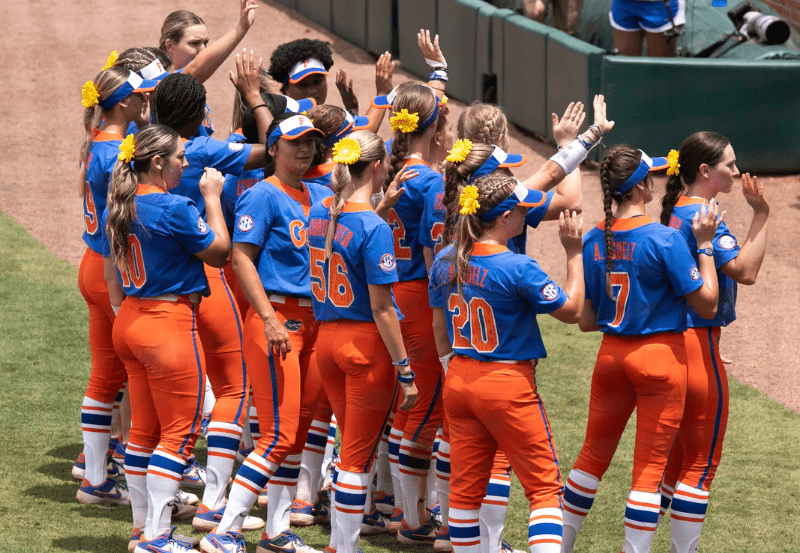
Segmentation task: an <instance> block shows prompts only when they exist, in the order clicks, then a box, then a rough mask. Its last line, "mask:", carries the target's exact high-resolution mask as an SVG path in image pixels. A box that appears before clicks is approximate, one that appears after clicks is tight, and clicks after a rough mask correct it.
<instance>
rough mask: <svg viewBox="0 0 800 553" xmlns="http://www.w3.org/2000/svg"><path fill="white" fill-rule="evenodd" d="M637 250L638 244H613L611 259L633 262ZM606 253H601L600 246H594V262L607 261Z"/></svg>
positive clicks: (623, 242)
mask: <svg viewBox="0 0 800 553" xmlns="http://www.w3.org/2000/svg"><path fill="white" fill-rule="evenodd" d="M635 249H636V242H626V241H620V242H614V241H612V242H611V259H618V260H622V261H633V250H635ZM605 253H606V252H605V251H600V247H599V244H595V245H594V260H595V261H605V260H606V256H605Z"/></svg>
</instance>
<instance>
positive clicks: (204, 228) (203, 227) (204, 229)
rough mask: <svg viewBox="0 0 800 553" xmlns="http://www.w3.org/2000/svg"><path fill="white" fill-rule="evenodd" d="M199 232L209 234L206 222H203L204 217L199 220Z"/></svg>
mask: <svg viewBox="0 0 800 553" xmlns="http://www.w3.org/2000/svg"><path fill="white" fill-rule="evenodd" d="M197 230H198V231H199V232H200V234H206V233H208V225H207V224H206V222H205V221H203V218H202V217H198V218H197Z"/></svg>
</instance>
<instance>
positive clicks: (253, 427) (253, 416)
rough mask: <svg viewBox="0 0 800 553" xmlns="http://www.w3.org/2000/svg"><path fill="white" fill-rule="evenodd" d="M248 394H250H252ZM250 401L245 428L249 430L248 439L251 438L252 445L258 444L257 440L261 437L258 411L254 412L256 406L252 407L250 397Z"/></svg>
mask: <svg viewBox="0 0 800 553" xmlns="http://www.w3.org/2000/svg"><path fill="white" fill-rule="evenodd" d="M250 393H251V394H252V392H250ZM250 399H251V402H250V403H251V405H250V407H249V408H248V409H247V427H248V428H249V429H250V437H251V438H252V440H253V445H254V444H256V443H258V439H259V438H260V437H261V428H260V427H259V426H258V411H257V410H256V406H255V405H252V395H251V397H250ZM250 447H252V446H250ZM248 449H249V447H248Z"/></svg>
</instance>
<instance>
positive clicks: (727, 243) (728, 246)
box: [719, 234, 736, 250]
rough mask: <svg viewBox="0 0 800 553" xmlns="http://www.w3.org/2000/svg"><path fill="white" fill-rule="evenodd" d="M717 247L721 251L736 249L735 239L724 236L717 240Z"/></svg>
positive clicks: (727, 235)
mask: <svg viewBox="0 0 800 553" xmlns="http://www.w3.org/2000/svg"><path fill="white" fill-rule="evenodd" d="M719 247H720V248H722V249H723V250H732V249H733V248H735V247H736V238H734V237H733V236H730V235H729V234H726V235H725V236H723V237H721V238H720V239H719Z"/></svg>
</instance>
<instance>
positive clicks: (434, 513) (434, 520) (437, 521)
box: [426, 503, 442, 530]
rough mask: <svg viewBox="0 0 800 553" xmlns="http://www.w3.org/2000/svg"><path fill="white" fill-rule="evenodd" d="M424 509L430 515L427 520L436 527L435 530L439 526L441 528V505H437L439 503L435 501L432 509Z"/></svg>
mask: <svg viewBox="0 0 800 553" xmlns="http://www.w3.org/2000/svg"><path fill="white" fill-rule="evenodd" d="M426 510H427V511H428V514H429V515H430V520H429V522H430V523H431V524H433V525H434V526H435V527H436V529H437V530H438V529H439V528H441V527H442V509H441V507H439V504H438V503H437V504H436V505H434V506H433V509H426Z"/></svg>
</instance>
